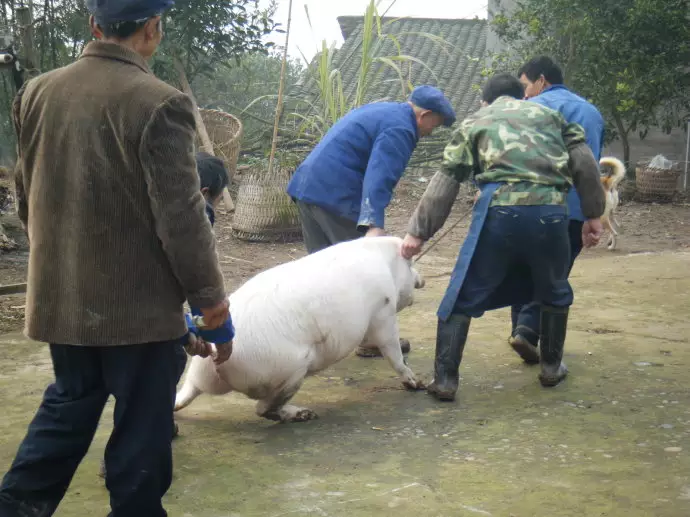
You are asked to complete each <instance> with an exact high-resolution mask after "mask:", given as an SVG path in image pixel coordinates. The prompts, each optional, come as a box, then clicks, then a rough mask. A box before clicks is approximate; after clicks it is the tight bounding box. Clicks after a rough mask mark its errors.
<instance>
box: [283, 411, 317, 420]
mask: <svg viewBox="0 0 690 517" xmlns="http://www.w3.org/2000/svg"><path fill="white" fill-rule="evenodd" d="M286 416H287V418H286V419H285V420H283V422H309V420H316V419H317V418H319V415H317V414H316V413H314V412H313V411H312V410H311V409H306V408H305V409H299V410H298V411H296V412H295V413H292V414H291V415H286Z"/></svg>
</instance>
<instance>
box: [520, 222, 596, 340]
mask: <svg viewBox="0 0 690 517" xmlns="http://www.w3.org/2000/svg"><path fill="white" fill-rule="evenodd" d="M583 224H584V223H583V222H582V221H573V220H571V221H570V222H569V223H568V236H569V240H570V267H569V268H568V275H570V271H571V270H572V269H573V265H574V264H575V259H576V258H577V257H578V255H579V254H580V252H581V251H582V225H583ZM510 316H511V320H512V325H513V328H512V331H513V335H515V334H517V333H519V334H520V335H521V336H522V337H524V338H525V339H527V340H528V341H529V342H530V343H531V344H533V345H535V346H536V345H537V343H538V341H539V331H540V321H541V307H540V305H539V303H538V302H532V303H528V304H526V305H513V306H512V307H511V310H510Z"/></svg>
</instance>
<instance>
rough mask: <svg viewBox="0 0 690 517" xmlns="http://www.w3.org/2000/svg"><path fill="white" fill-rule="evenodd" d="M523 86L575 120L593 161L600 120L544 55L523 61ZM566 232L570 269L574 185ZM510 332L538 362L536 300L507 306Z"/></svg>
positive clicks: (577, 219) (575, 227)
mask: <svg viewBox="0 0 690 517" xmlns="http://www.w3.org/2000/svg"><path fill="white" fill-rule="evenodd" d="M517 76H518V78H519V79H520V82H521V83H522V84H523V85H524V87H525V97H526V98H527V99H528V100H530V101H532V102H537V103H539V104H542V105H543V106H546V107H548V108H551V109H553V110H556V111H558V112H560V113H561V114H562V115H563V116H564V117H565V120H566V121H567V122H575V123H577V124H579V125H581V126H582V127H583V128H584V130H585V140H586V142H587V145H588V146H589V148H590V149H591V150H592V154H593V155H594V157H595V158H596V160H597V161H599V159H600V158H601V149H602V147H603V146H604V119H603V117H602V116H601V113H599V110H598V109H597V108H596V107H595V106H594V105H593V104H591V103H590V102H588V101H586V100H585V99H583V98H582V97H580V96H579V95H576V94H575V93H573V92H571V91H570V90H569V89H568V88H567V87H566V86H565V85H564V84H563V72H562V71H561V69H560V67H559V66H558V65H557V64H556V63H555V62H554V61H553V60H552V59H551V58H549V57H547V56H538V57H535V58H534V59H532V60H530V61H529V62H527V63H525V64H524V65H523V66H522V67H521V68H520V70H519V71H518V73H517ZM568 213H569V219H570V223H569V229H568V232H569V234H570V251H571V255H570V268H571V269H572V267H573V263H574V262H575V259H576V258H577V256H578V255H579V254H580V251H582V225H583V224H584V220H585V218H584V216H583V215H582V210H581V208H580V197H579V196H578V193H577V191H576V190H575V188H573V189H571V190H570V192H569V194H568ZM511 309H512V310H511V312H512V314H511V316H512V324H513V331H512V334H511V337H510V339H509V343H510V346H511V347H513V349H514V350H515V351H516V352H517V353H518V354H519V355H520V357H522V359H523V360H524V361H525V362H526V363H528V364H538V363H539V352H538V348H537V343H538V341H539V318H540V309H539V304H538V303H534V302H533V303H529V304H527V305H524V306H523V305H513V306H512V308H511Z"/></svg>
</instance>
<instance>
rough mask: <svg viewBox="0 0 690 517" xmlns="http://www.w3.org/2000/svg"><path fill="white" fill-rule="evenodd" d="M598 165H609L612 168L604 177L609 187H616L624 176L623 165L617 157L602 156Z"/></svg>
mask: <svg viewBox="0 0 690 517" xmlns="http://www.w3.org/2000/svg"><path fill="white" fill-rule="evenodd" d="M599 165H600V166H601V167H611V168H612V169H613V170H612V172H611V174H609V175H608V176H607V177H606V179H607V180H608V183H609V186H610V188H612V189H613V188H616V187H617V186H618V184H619V183H620V182H621V181H622V180H623V178H625V165H624V164H623V162H622V161H620V160H619V159H618V158H614V157H613V156H604V157H603V158H602V159H601V160H599Z"/></svg>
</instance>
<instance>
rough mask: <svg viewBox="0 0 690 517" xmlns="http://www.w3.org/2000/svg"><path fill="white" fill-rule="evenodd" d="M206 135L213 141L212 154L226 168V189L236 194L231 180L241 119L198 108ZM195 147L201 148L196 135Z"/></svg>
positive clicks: (233, 173)
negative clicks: (220, 160) (221, 161)
mask: <svg viewBox="0 0 690 517" xmlns="http://www.w3.org/2000/svg"><path fill="white" fill-rule="evenodd" d="M199 113H200V114H201V119H202V120H203V121H204V125H205V126H206V131H207V132H208V136H209V138H210V139H211V142H212V143H213V154H215V155H216V156H217V157H218V158H220V159H222V160H223V162H224V163H225V167H226V168H227V169H228V190H229V191H230V193H231V194H235V195H236V194H237V186H236V185H235V184H234V182H233V178H234V176H235V172H236V171H237V160H238V159H239V156H240V148H241V145H242V129H243V128H242V121H241V120H240V119H238V118H237V117H235V116H234V115H231V114H230V113H226V112H224V111H220V110H212V109H199ZM196 145H197V149H199V148H201V141H200V140H199V137H198V135H197V142H196Z"/></svg>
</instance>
